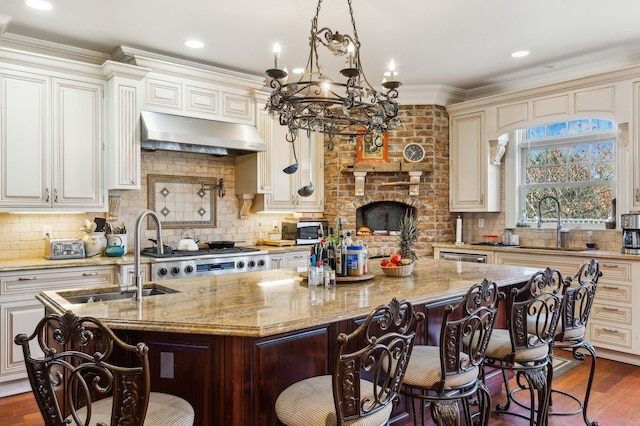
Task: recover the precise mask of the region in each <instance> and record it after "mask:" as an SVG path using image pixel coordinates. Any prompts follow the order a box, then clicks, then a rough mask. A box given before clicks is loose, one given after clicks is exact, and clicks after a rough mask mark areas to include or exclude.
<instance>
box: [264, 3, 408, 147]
mask: <svg viewBox="0 0 640 426" xmlns="http://www.w3.org/2000/svg"><path fill="white" fill-rule="evenodd" d="M347 2H348V4H349V14H350V16H351V24H352V26H353V37H352V36H350V35H345V34H340V33H338V32H337V31H336V32H333V31H332V30H330V29H329V28H322V29H318V15H319V14H320V7H321V4H322V0H319V1H318V6H317V8H316V14H315V16H314V18H313V20H312V21H311V22H312V24H311V37H310V40H309V45H310V52H309V58H308V60H307V65H306V67H305V69H304V70H303V71H302V72H301V73H300V78H299V80H298V81H295V82H293V81H292V82H287V81H288V79H287V77H288V73H287V71H286V68H285V69H280V68H278V60H279V58H280V52H281V50H280V45H279V44H277V43H276V45H275V46H274V49H273V56H274V68H272V69H269V70H267V72H266V73H267V76H269V77H270V78H271V81H270V83H269V85H270V86H271V88H272V89H273V91H272V93H271V96H270V97H269V100H268V101H267V105H266V109H267V111H269V113H271V114H278V115H279V121H280V124H281V125H283V126H287V127H288V128H289V132H288V134H287V141H289V142H290V143H291V144H292V145H293V142H294V141H295V139H296V137H297V136H298V133H299V131H300V130H306V131H307V134H310V132H320V133H324V134H327V135H329V142H328V145H327V147H328V149H329V150H332V149H333V146H334V142H333V139H334V137H335V136H337V135H339V136H349V137H350V138H351V140H352V142H354V143H355V138H356V137H357V136H362V137H363V138H365V139H366V140H368V141H371V143H375V144H376V145H377V146H382V143H384V142H383V138H381V137H380V135H382V133H384V132H386V131H387V130H390V129H393V128H396V127H397V126H398V125H399V124H400V119H399V118H398V117H397V115H398V103H397V102H396V98H397V97H398V91H397V89H398V87H400V86H401V83H400V82H399V81H397V80H396V79H395V76H397V74H398V73H397V72H395V63H394V62H393V60H392V61H391V63H390V64H389V71H388V72H387V73H385V77H387V76H388V79H387V78H385V79H383V81H382V90H380V91H378V90H375V89H374V88H373V87H372V86H371V84H370V83H369V81H368V80H367V77H366V76H365V73H364V70H363V69H362V61H361V59H360V47H361V45H360V40H359V38H358V31H357V30H356V22H355V19H354V17H353V9H352V7H351V0H347ZM318 43H321V44H322V45H324V46H326V47H327V48H328V49H329V51H331V52H332V53H333V54H334V56H344V55H347V60H346V61H345V65H344V66H345V68H343V69H342V70H340V74H342V76H343V77H345V78H346V79H347V81H346V82H345V83H340V82H336V81H334V80H333V79H332V78H330V77H329V76H328V75H327V74H325V73H324V71H323V70H324V68H323V66H322V65H321V64H320V62H319V57H318V51H317V47H318ZM294 149H295V148H294Z"/></svg>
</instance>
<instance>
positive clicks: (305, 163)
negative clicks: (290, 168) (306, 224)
mask: <svg viewBox="0 0 640 426" xmlns="http://www.w3.org/2000/svg"><path fill="white" fill-rule="evenodd" d="M281 127H284V126H281ZM285 129H286V127H285ZM298 153H299V156H298V158H299V160H300V167H299V168H298V172H297V173H296V185H295V188H294V191H295V194H294V196H295V197H297V203H296V208H297V210H298V211H301V212H323V211H324V137H323V135H322V134H319V133H313V134H312V135H311V152H309V140H308V139H307V136H306V135H304V137H302V138H300V139H299V145H298ZM309 164H311V171H312V174H311V179H310V178H309ZM310 181H312V182H313V187H314V191H313V194H311V196H309V197H302V196H300V195H299V194H298V189H300V188H302V187H303V186H306V185H309V182H310Z"/></svg>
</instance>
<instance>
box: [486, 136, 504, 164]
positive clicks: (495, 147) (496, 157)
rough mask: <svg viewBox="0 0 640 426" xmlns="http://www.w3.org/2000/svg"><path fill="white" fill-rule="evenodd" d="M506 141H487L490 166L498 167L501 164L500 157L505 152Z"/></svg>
mask: <svg viewBox="0 0 640 426" xmlns="http://www.w3.org/2000/svg"><path fill="white" fill-rule="evenodd" d="M507 143H508V141H502V140H492V141H489V147H490V149H491V150H490V152H491V164H493V165H494V166H499V165H500V164H502V157H503V156H504V153H505V151H506V150H507Z"/></svg>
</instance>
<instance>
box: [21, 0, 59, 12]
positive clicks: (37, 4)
mask: <svg viewBox="0 0 640 426" xmlns="http://www.w3.org/2000/svg"><path fill="white" fill-rule="evenodd" d="M24 4H26V5H27V6H29V7H32V8H34V9H38V10H51V9H53V6H52V5H51V3H49V2H48V1H45V0H24Z"/></svg>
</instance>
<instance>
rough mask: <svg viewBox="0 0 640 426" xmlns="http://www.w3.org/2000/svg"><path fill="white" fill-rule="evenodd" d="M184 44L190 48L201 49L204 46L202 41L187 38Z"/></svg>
mask: <svg viewBox="0 0 640 426" xmlns="http://www.w3.org/2000/svg"><path fill="white" fill-rule="evenodd" d="M184 45H185V46H187V47H190V48H192V49H202V48H203V47H204V43H203V42H201V41H200V40H187V41H185V42H184Z"/></svg>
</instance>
